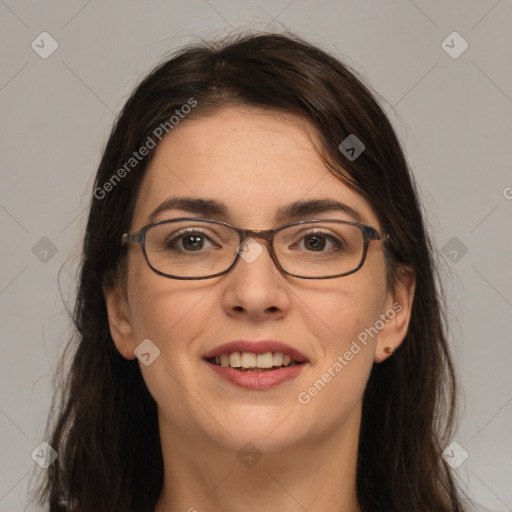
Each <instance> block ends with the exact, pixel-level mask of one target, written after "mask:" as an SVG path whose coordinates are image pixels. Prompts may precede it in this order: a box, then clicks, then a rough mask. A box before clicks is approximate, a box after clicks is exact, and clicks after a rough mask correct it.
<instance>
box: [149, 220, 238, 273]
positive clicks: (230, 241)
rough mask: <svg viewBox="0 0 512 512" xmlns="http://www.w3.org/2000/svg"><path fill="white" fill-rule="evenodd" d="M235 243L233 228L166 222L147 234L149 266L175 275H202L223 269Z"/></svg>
mask: <svg viewBox="0 0 512 512" xmlns="http://www.w3.org/2000/svg"><path fill="white" fill-rule="evenodd" d="M238 245H239V238H238V234H237V233H236V231H234V230H233V229H231V228H228V227H227V226H223V225H222V224H215V223H210V222H201V221H178V222H166V223H163V224H157V225H155V226H152V227H151V228H150V229H149V230H148V231H147V233H146V254H147V257H148V260H149V263H150V265H151V266H152V267H153V268H154V269H155V270H158V271H159V272H163V273H164V274H167V275H171V276H176V277H205V276H209V275H213V274H217V273H219V272H222V271H224V270H226V269H227V268H228V267H229V266H230V265H231V264H232V263H233V261H234V259H235V256H236V248H237V246H238Z"/></svg>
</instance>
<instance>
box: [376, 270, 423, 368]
mask: <svg viewBox="0 0 512 512" xmlns="http://www.w3.org/2000/svg"><path fill="white" fill-rule="evenodd" d="M399 272H400V274H399V278H398V281H397V282H396V283H395V286H394V289H393V290H392V291H390V293H389V295H388V300H387V301H386V309H385V311H384V312H383V314H384V315H385V316H386V318H387V319H388V320H387V322H386V323H385V325H384V327H383V328H382V330H381V331H380V332H379V337H378V340H377V346H376V349H375V358H374V360H375V362H376V363H381V362H382V361H384V360H385V359H387V358H388V357H392V354H393V352H394V351H395V350H396V349H397V348H398V347H399V346H400V345H401V343H402V342H403V341H404V339H405V337H406V335H407V331H408V329H409V323H410V320H411V312H412V304H413V300H414V290H415V285H416V282H415V281H416V280H415V277H414V273H413V272H412V270H411V269H401V270H400V271H399Z"/></svg>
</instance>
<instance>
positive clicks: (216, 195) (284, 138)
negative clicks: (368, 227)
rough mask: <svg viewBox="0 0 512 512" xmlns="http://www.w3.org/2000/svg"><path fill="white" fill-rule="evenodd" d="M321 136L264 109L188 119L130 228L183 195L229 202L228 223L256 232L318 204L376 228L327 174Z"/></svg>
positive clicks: (174, 135)
mask: <svg viewBox="0 0 512 512" xmlns="http://www.w3.org/2000/svg"><path fill="white" fill-rule="evenodd" d="M315 136H316V135H315V130H314V128H313V127H312V126H310V125H308V124H307V123H306V122H305V121H303V120H301V119H299V118H298V117H296V116H293V115H290V114H280V113H275V112H272V111H268V110H264V109H255V108H241V107H225V108H223V109H221V110H219V111H218V112H216V113H215V114H213V115H210V116H208V117H199V118H194V119H189V120H187V119H185V120H184V121H181V123H180V124H179V125H178V126H177V127H175V128H174V129H173V131H172V132H170V133H169V134H168V135H167V136H166V137H165V138H164V139H163V140H162V142H161V143H160V144H159V145H158V146H157V148H156V149H155V150H154V151H155V154H154V155H153V159H152V161H151V163H150V165H149V166H148V169H147V171H146V175H145V177H144V180H143V182H142V184H141V188H140V193H139V196H138V199H137V203H136V207H135V212H134V217H133V223H132V226H133V227H134V228H140V227H142V226H143V225H144V224H147V223H148V222H150V220H149V218H150V215H151V213H152V212H153V211H154V210H155V208H157V207H158V206H159V205H160V204H161V203H162V202H164V201H166V200H167V199H168V198H170V197H184V196H186V197H195V198H208V199H216V200H217V201H219V202H222V203H225V204H226V206H227V207H228V210H229V211H228V216H227V218H226V220H228V221H230V222H233V223H237V224H239V225H243V226H245V227H248V228H254V229H266V228H268V227H271V226H274V220H275V216H276V212H277V211H278V210H279V209H280V207H282V206H283V205H285V204H288V203H291V202H295V201H298V200H302V201H307V200H310V199H319V198H323V199H333V200H337V201H340V202H343V203H345V204H347V205H349V206H350V207H352V208H354V209H356V210H357V211H358V212H359V213H360V214H361V216H362V220H364V221H365V222H367V223H371V224H372V225H375V224H376V222H377V219H376V216H375V214H374V213H373V212H372V209H371V207H370V205H369V204H368V202H367V201H366V200H365V199H364V198H363V197H362V196H360V195H359V194H357V193H356V192H355V191H353V190H352V189H351V188H349V187H348V186H347V185H346V184H345V183H343V181H341V180H340V179H339V178H337V177H335V176H334V175H333V174H332V173H331V172H330V171H329V170H328V169H327V167H326V166H325V164H324V163H323V161H322V159H321V158H320V156H319V155H318V154H317V152H316V151H315V146H314V141H315V140H316V139H315ZM163 218H165V215H163V216H160V217H159V219H158V220H162V219H163ZM349 220H353V219H349Z"/></svg>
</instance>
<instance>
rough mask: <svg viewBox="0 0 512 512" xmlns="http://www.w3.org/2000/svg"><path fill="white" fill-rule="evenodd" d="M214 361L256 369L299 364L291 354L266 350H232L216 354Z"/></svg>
mask: <svg viewBox="0 0 512 512" xmlns="http://www.w3.org/2000/svg"><path fill="white" fill-rule="evenodd" d="M213 361H215V363H216V364H217V365H219V366H223V367H228V366H230V367H231V368H240V369H255V370H254V371H258V370H260V369H261V370H268V369H271V368H278V367H280V366H295V365H297V364H299V363H297V362H296V361H292V358H291V357H290V356H289V355H284V354H283V353H282V352H265V353H264V354H253V353H252V352H242V353H240V352H232V353H231V354H221V355H220V356H216V357H215V358H214V359H213Z"/></svg>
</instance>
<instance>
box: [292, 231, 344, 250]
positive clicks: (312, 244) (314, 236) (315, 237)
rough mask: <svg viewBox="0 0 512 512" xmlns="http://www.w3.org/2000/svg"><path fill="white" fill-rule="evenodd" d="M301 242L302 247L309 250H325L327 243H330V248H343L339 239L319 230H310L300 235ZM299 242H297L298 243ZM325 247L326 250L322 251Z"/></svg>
mask: <svg viewBox="0 0 512 512" xmlns="http://www.w3.org/2000/svg"><path fill="white" fill-rule="evenodd" d="M301 242H303V247H304V248H305V249H307V250H308V251H311V252H327V251H328V250H329V244H331V247H330V248H331V250H332V249H336V250H338V249H343V243H342V241H341V240H340V239H338V238H337V237H335V236H333V235H329V234H327V233H324V232H321V231H315V232H311V233H308V234H306V235H304V236H302V238H301ZM301 242H299V245H300V243H301ZM295 245H297V244H295ZM326 247H327V251H324V249H325V248H326Z"/></svg>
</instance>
